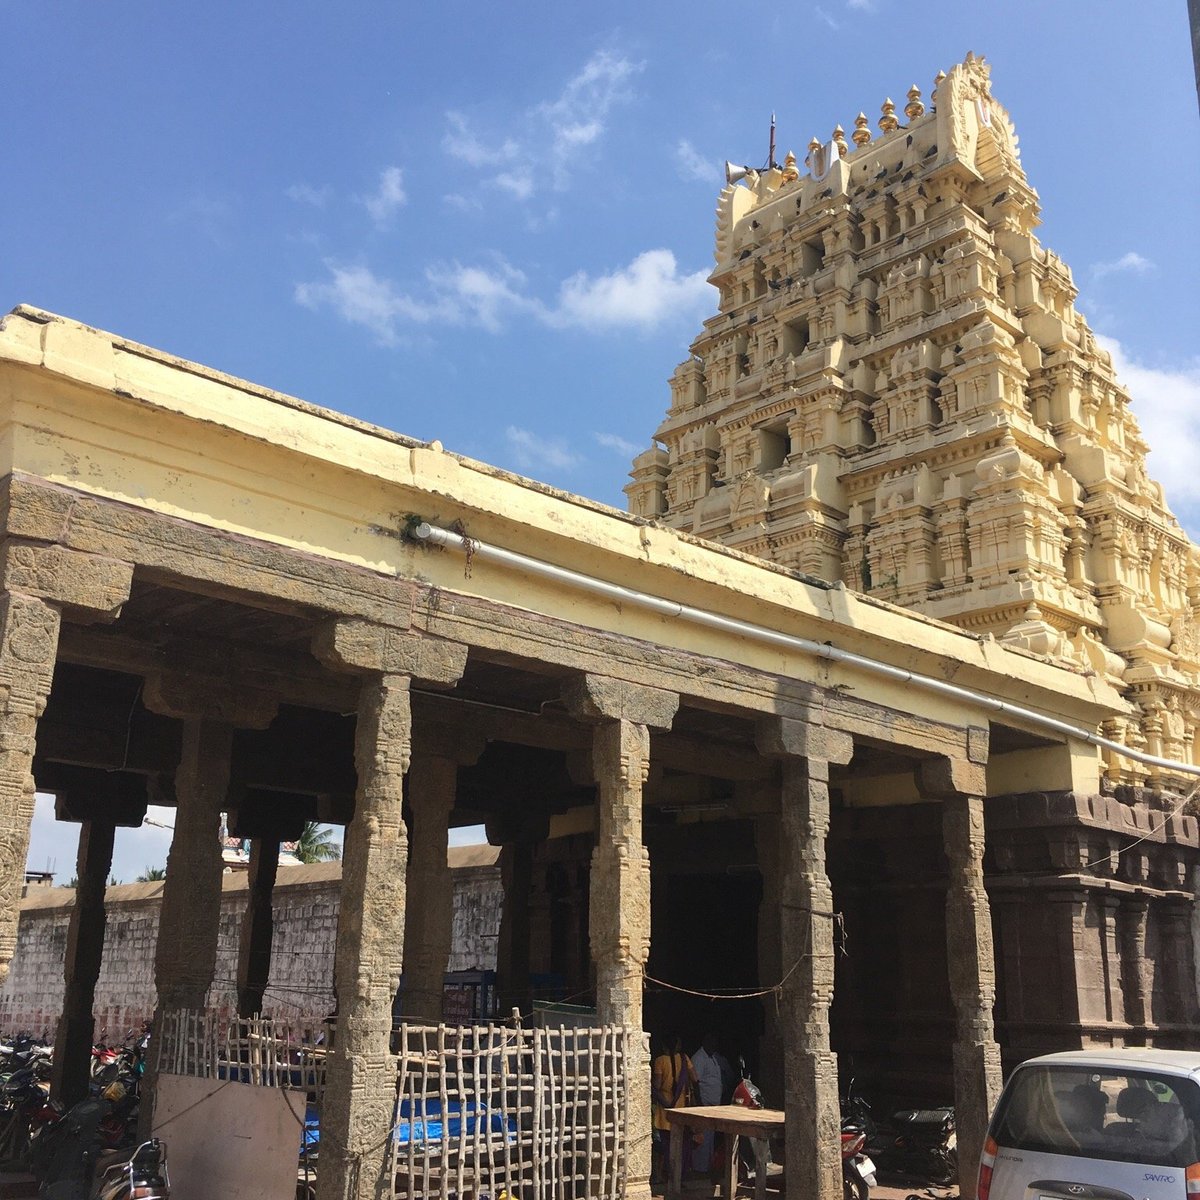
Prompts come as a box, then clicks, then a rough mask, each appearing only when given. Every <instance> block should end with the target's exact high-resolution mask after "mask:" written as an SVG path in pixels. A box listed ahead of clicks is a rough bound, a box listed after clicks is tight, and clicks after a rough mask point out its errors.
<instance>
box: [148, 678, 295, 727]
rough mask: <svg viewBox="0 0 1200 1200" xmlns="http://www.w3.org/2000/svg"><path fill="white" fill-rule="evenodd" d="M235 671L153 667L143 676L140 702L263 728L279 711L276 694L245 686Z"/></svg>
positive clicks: (179, 714) (168, 712) (186, 716)
mask: <svg viewBox="0 0 1200 1200" xmlns="http://www.w3.org/2000/svg"><path fill="white" fill-rule="evenodd" d="M235 674H236V672H232V671H231V672H223V673H222V674H221V675H197V674H195V673H194V672H192V671H187V672H182V671H173V670H165V671H155V672H153V673H152V674H150V675H148V676H147V677H146V686H145V688H144V689H143V692H142V703H143V704H144V705H145V706H146V708H147V709H149V710H150V712H153V713H158V714H159V715H160V716H164V717H176V718H179V719H182V720H191V719H196V720H202V721H213V722H216V723H218V724H222V725H229V726H232V727H233V728H235V729H266V728H267V726H269V725H270V724H271V722H272V721H273V720H274V719H275V714H276V713H277V712H278V711H279V698H278V697H277V696H274V695H272V694H270V693H268V692H261V691H256V690H254V689H253V688H249V687H246V685H245V684H243V683H239V682H238V681H237V680H236V678H235V677H234V676H235Z"/></svg>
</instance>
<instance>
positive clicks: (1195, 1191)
mask: <svg viewBox="0 0 1200 1200" xmlns="http://www.w3.org/2000/svg"><path fill="white" fill-rule="evenodd" d="M1197 1195H1200V1054H1195V1053H1187V1052H1184V1051H1177V1050H1139V1049H1122V1050H1075V1051H1071V1052H1069V1053H1066V1054H1047V1055H1044V1056H1043V1057H1041V1058H1031V1059H1030V1060H1029V1061H1028V1062H1024V1063H1022V1064H1021V1065H1020V1066H1019V1067H1018V1068H1017V1069H1016V1070H1015V1071H1014V1072H1013V1074H1012V1077H1011V1078H1010V1079H1009V1081H1008V1083H1007V1085H1006V1086H1005V1088H1004V1092H1003V1094H1002V1095H1001V1097H1000V1102H999V1104H997V1105H996V1111H995V1113H994V1115H993V1116H992V1122H991V1125H990V1126H989V1128H988V1137H987V1142H986V1144H985V1145H984V1151H983V1158H982V1160H981V1162H980V1167H979V1189H978V1197H979V1200H1186V1197H1189V1196H1197Z"/></svg>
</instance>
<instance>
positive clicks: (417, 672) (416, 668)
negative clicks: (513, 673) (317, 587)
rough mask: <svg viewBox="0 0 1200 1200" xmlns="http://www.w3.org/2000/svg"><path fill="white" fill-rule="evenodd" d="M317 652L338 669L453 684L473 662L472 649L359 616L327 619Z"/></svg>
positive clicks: (316, 641) (317, 641)
mask: <svg viewBox="0 0 1200 1200" xmlns="http://www.w3.org/2000/svg"><path fill="white" fill-rule="evenodd" d="M313 654H315V655H316V657H317V658H318V659H319V660H320V661H321V662H323V663H324V664H325V665H326V666H327V667H331V668H332V669H333V670H335V671H352V672H356V673H359V674H362V673H369V674H381V675H408V676H410V677H411V678H413V679H420V680H421V681H422V682H424V683H429V684H440V685H442V686H444V687H451V686H453V685H454V684H456V683H457V682H458V681H459V680H460V679H461V678H462V674H463V671H464V670H465V669H466V665H467V647H466V646H465V645H463V644H462V643H460V642H450V641H446V640H445V639H443V638H436V637H430V636H428V635H427V634H421V633H414V632H412V631H411V630H409V629H399V628H396V627H394V626H391V625H380V624H377V623H376V622H374V621H364V620H362V619H360V618H357V617H339V618H335V619H334V620H331V621H328V622H326V623H325V624H324V625H322V626H321V628H320V629H319V630H318V631H317V633H316V635H315V637H314V638H313Z"/></svg>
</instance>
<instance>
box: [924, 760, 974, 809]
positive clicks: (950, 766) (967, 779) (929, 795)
mask: <svg viewBox="0 0 1200 1200" xmlns="http://www.w3.org/2000/svg"><path fill="white" fill-rule="evenodd" d="M917 791H918V792H919V793H920V795H921V796H922V798H923V799H925V800H948V799H950V797H952V796H986V795H987V769H986V767H985V766H984V764H983V763H978V762H971V761H970V760H968V759H966V758H948V757H944V756H941V755H939V756H938V757H937V758H927V759H924V760H922V761H921V762H920V763H919V764H918V765H917Z"/></svg>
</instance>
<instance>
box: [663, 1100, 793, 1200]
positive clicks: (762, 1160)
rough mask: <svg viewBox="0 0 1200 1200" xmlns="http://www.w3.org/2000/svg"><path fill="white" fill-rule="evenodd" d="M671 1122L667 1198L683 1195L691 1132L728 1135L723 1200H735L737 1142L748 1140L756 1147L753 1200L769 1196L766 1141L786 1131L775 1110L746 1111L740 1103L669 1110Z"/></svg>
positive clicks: (760, 1199)
mask: <svg viewBox="0 0 1200 1200" xmlns="http://www.w3.org/2000/svg"><path fill="white" fill-rule="evenodd" d="M667 1120H668V1121H669V1122H670V1123H671V1167H670V1174H669V1175H668V1177H667V1196H668V1197H670V1200H677V1197H679V1196H680V1195H681V1194H682V1192H683V1151H684V1146H685V1145H686V1144H687V1141H688V1136H689V1134H691V1133H706V1132H708V1131H710V1130H711V1131H712V1132H713V1133H723V1134H725V1135H726V1139H727V1143H728V1144H727V1145H726V1147H725V1170H724V1171H723V1172H722V1174H721V1193H720V1194H721V1196H722V1200H733V1197H734V1194H735V1193H736V1192H737V1169H738V1139H739V1138H749V1139H750V1141H751V1143H752V1144H753V1146H754V1200H764V1198H765V1196H766V1194H767V1141H768V1139H770V1138H771V1137H772V1136H773V1135H777V1134H780V1133H782V1132H783V1113H781V1112H779V1111H777V1110H776V1109H773V1108H743V1107H742V1106H741V1105H740V1104H708V1105H704V1104H701V1105H697V1106H696V1107H694V1108H669V1109H667Z"/></svg>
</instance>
